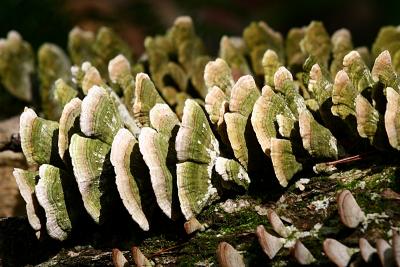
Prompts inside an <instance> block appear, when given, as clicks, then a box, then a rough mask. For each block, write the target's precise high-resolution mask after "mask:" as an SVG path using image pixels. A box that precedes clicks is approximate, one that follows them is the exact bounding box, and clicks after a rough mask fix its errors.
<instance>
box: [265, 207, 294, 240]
mask: <svg viewBox="0 0 400 267" xmlns="http://www.w3.org/2000/svg"><path fill="white" fill-rule="evenodd" d="M267 216H268V220H269V222H270V223H271V226H272V229H274V231H275V232H276V233H278V234H279V235H280V236H281V237H288V235H289V232H288V230H287V229H286V227H285V225H284V224H283V222H282V220H281V219H280V218H279V216H278V214H276V212H275V211H274V210H272V209H268V211H267Z"/></svg>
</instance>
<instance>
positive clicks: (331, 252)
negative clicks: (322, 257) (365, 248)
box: [323, 238, 352, 267]
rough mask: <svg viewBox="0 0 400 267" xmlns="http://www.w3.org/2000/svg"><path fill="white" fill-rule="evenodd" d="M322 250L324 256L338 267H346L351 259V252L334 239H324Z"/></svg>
mask: <svg viewBox="0 0 400 267" xmlns="http://www.w3.org/2000/svg"><path fill="white" fill-rule="evenodd" d="M323 248H324V252H325V254H326V256H327V257H328V258H329V259H330V260H331V261H332V262H333V263H335V264H336V265H337V266H338V267H346V266H347V265H348V264H349V262H350V259H351V255H352V254H351V251H350V249H349V248H348V247H346V246H345V245H343V244H342V243H340V242H339V241H337V240H335V239H330V238H328V239H325V241H324V243H323Z"/></svg>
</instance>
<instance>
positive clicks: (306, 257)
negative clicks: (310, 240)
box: [292, 240, 316, 265]
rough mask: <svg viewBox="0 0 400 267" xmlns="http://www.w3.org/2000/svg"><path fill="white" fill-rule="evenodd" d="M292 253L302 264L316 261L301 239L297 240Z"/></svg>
mask: <svg viewBox="0 0 400 267" xmlns="http://www.w3.org/2000/svg"><path fill="white" fill-rule="evenodd" d="M292 255H293V257H294V258H295V259H296V261H297V262H298V263H299V264H301V265H309V264H311V263H313V262H315V261H316V260H315V258H314V256H313V255H312V254H311V252H310V251H309V250H308V249H307V248H306V247H305V246H304V245H303V243H301V241H300V240H297V241H296V244H295V245H294V247H293V248H292Z"/></svg>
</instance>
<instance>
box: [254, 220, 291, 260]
mask: <svg viewBox="0 0 400 267" xmlns="http://www.w3.org/2000/svg"><path fill="white" fill-rule="evenodd" d="M256 235H257V238H258V243H260V245H261V248H262V250H263V251H264V253H265V254H267V256H268V257H269V258H270V259H271V260H272V259H273V258H274V257H275V255H276V254H277V253H278V252H279V250H280V249H281V248H282V247H283V244H284V241H283V239H282V238H279V237H276V236H273V235H271V234H269V233H268V232H267V231H266V230H265V228H264V226H263V225H259V226H257V230H256Z"/></svg>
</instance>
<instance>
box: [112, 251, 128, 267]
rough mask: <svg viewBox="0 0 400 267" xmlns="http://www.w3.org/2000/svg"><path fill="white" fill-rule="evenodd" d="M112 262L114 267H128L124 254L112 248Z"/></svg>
mask: <svg viewBox="0 0 400 267" xmlns="http://www.w3.org/2000/svg"><path fill="white" fill-rule="evenodd" d="M112 261H113V264H114V267H128V266H129V263H128V260H127V259H126V258H125V256H124V254H122V252H121V251H120V250H119V249H117V248H113V250H112Z"/></svg>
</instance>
